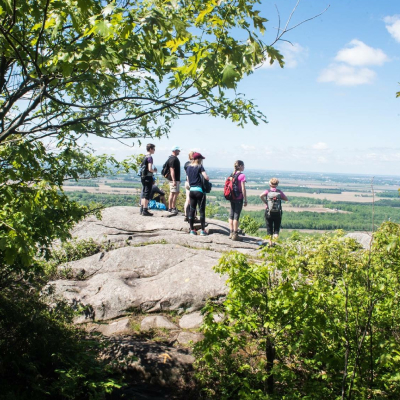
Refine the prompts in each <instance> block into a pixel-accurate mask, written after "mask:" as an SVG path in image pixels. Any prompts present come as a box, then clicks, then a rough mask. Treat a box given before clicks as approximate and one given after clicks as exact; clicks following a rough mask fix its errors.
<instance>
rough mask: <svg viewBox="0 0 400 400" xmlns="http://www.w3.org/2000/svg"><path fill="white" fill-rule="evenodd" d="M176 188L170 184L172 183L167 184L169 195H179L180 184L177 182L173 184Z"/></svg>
mask: <svg viewBox="0 0 400 400" xmlns="http://www.w3.org/2000/svg"><path fill="white" fill-rule="evenodd" d="M175 184H176V186H174V184H173V183H172V181H170V182H169V191H170V193H179V190H180V186H181V183H180V182H179V181H176V182H175Z"/></svg>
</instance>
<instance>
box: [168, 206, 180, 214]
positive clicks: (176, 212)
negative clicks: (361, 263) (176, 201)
mask: <svg viewBox="0 0 400 400" xmlns="http://www.w3.org/2000/svg"><path fill="white" fill-rule="evenodd" d="M168 212H170V213H171V214H173V215H176V214H178V211H176V208H169V209H168Z"/></svg>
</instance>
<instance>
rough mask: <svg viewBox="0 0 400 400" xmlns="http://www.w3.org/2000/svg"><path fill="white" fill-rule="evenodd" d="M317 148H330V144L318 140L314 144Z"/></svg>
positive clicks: (314, 147)
mask: <svg viewBox="0 0 400 400" xmlns="http://www.w3.org/2000/svg"><path fill="white" fill-rule="evenodd" d="M312 148H313V149H315V150H328V145H327V144H326V143H324V142H318V143H315V144H313V145H312Z"/></svg>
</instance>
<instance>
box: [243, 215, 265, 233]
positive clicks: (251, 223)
mask: <svg viewBox="0 0 400 400" xmlns="http://www.w3.org/2000/svg"><path fill="white" fill-rule="evenodd" d="M240 227H241V229H242V231H244V232H245V233H249V234H250V235H254V234H255V233H257V232H258V230H259V229H260V227H261V224H260V223H258V222H257V221H256V220H255V219H254V218H251V217H250V216H248V215H244V216H242V217H241V218H240Z"/></svg>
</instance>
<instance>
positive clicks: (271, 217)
mask: <svg viewBox="0 0 400 400" xmlns="http://www.w3.org/2000/svg"><path fill="white" fill-rule="evenodd" d="M278 185H279V180H278V179H277V178H271V179H270V181H269V190H265V191H264V192H262V193H261V194H260V198H261V200H262V201H263V202H264V203H265V222H266V225H267V235H268V237H269V239H268V244H269V246H273V245H274V244H275V243H274V242H273V241H272V239H275V240H276V239H278V236H279V231H280V229H281V222H282V200H283V201H289V199H288V198H287V197H286V195H285V194H284V193H283V192H282V191H281V190H279V189H277V186H278Z"/></svg>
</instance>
